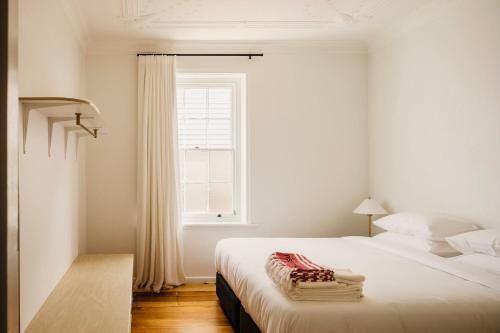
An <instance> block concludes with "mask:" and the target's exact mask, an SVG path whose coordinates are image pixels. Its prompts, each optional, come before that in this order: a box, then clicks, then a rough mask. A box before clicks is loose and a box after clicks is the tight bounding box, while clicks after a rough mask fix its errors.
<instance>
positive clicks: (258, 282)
mask: <svg viewBox="0 0 500 333" xmlns="http://www.w3.org/2000/svg"><path fill="white" fill-rule="evenodd" d="M274 251H282V252H299V253H302V254H304V255H306V256H307V257H309V258H310V259H312V260H313V261H316V262H318V263H320V264H324V265H329V266H331V267H334V268H350V269H352V270H353V271H354V272H356V273H361V274H364V275H365V276H366V281H365V285H364V295H365V297H364V298H363V299H362V300H361V302H304V301H293V300H291V299H289V298H288V297H287V296H286V295H284V294H282V293H281V291H280V290H279V289H278V288H277V287H276V286H275V285H274V284H273V283H272V281H271V280H270V279H269V278H268V277H267V275H266V272H265V268H264V263H265V260H266V258H267V256H268V255H269V254H270V253H272V252H274ZM215 252H216V253H215V260H216V268H217V271H218V272H219V273H221V274H222V275H223V277H224V278H225V279H226V281H227V282H228V284H229V285H230V286H231V288H232V289H233V291H234V292H235V294H236V295H237V296H238V298H239V299H240V301H241V303H242V305H243V307H244V308H245V310H246V311H247V312H248V313H249V314H250V316H251V317H252V318H253V320H254V321H255V323H256V324H257V325H258V326H259V328H260V329H261V331H262V332H265V333H306V332H307V333H323V332H329V333H334V332H343V333H344V332H356V333H357V332H374V333H376V332H384V333H386V332H500V279H498V275H494V274H490V273H487V272H481V271H478V270H474V271H472V270H471V269H469V267H467V266H464V265H460V264H458V263H456V262H455V263H453V261H452V260H449V259H445V258H441V257H438V256H436V255H432V254H428V253H425V252H420V251H417V250H411V249H409V248H406V247H403V246H399V247H398V246H396V245H394V246H393V245H391V244H385V243H383V242H381V241H377V240H376V239H372V238H366V237H346V238H233V239H225V240H222V241H220V242H219V243H218V244H217V247H216V251H215Z"/></svg>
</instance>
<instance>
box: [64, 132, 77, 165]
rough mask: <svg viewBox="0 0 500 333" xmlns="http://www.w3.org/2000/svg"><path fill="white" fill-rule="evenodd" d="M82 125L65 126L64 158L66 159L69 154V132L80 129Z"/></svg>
mask: <svg viewBox="0 0 500 333" xmlns="http://www.w3.org/2000/svg"><path fill="white" fill-rule="evenodd" d="M79 130H80V127H76V126H73V127H64V159H66V157H67V155H68V140H69V133H71V132H75V131H79ZM77 146H78V141H77Z"/></svg>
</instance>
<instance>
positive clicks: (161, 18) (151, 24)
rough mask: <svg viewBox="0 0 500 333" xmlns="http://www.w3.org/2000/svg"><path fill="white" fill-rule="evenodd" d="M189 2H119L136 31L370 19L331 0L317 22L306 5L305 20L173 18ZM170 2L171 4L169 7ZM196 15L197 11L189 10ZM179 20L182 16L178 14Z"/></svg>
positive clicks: (320, 25) (323, 25)
mask: <svg viewBox="0 0 500 333" xmlns="http://www.w3.org/2000/svg"><path fill="white" fill-rule="evenodd" d="M189 1H191V0H184V1H183V2H179V1H176V2H175V3H174V1H171V2H165V1H163V2H161V4H162V5H163V6H162V7H165V6H167V4H170V5H169V6H168V9H165V8H160V5H159V4H158V3H157V2H155V1H154V0H122V16H121V17H120V18H121V19H123V20H124V21H125V22H126V23H127V24H129V25H131V26H134V27H137V28H140V29H166V28H181V29H327V28H331V27H333V26H335V27H342V26H348V25H353V24H356V23H358V22H360V21H362V20H367V19H370V18H372V16H371V15H361V14H359V13H360V12H361V10H360V9H362V7H363V4H361V5H360V6H359V7H360V8H356V10H353V11H352V14H349V13H346V12H340V11H338V10H337V9H336V7H335V5H334V4H333V3H332V1H331V0H325V3H327V5H328V10H329V15H328V16H329V19H321V18H319V15H314V14H311V13H310V8H309V6H306V9H305V11H304V15H305V16H307V18H312V19H306V20H259V19H257V20H189V19H177V18H174V17H175V14H176V13H177V12H180V11H181V9H183V11H186V10H187V9H188V8H184V7H189V6H192V5H194V4H189ZM193 1H197V2H198V3H197V4H196V5H197V6H203V2H202V1H201V0H193ZM172 3H173V4H172ZM193 11H194V13H193V15H194V14H195V13H197V14H199V13H198V12H197V10H193ZM178 16H179V18H180V16H182V14H178ZM184 16H185V15H184Z"/></svg>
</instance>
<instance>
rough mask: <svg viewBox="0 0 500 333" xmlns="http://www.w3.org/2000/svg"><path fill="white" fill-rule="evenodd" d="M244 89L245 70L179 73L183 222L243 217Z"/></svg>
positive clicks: (234, 219) (231, 220)
mask: <svg viewBox="0 0 500 333" xmlns="http://www.w3.org/2000/svg"><path fill="white" fill-rule="evenodd" d="M244 88H245V76H244V74H184V75H179V76H178V79H177V112H178V125H179V126H178V141H179V154H180V170H181V172H180V180H181V193H182V212H183V221H184V222H188V223H194V222H209V223H215V222H221V223H223V222H245V219H244V217H245V204H244V203H245V197H246V196H245V191H244V188H245V177H244V175H245V163H244V160H245V159H244V157H245V149H244V148H245V147H244V143H245V126H244V121H245V117H244V116H245V114H244V112H245V104H244V103H245V96H244V92H245V89H244Z"/></svg>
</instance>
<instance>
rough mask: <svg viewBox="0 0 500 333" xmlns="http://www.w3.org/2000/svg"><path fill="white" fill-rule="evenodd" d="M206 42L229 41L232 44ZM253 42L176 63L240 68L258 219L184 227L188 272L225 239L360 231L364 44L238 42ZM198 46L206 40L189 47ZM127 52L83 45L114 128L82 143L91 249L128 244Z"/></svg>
mask: <svg viewBox="0 0 500 333" xmlns="http://www.w3.org/2000/svg"><path fill="white" fill-rule="evenodd" d="M204 47H206V45H205V46H204ZM211 47H212V49H211V51H214V50H216V51H217V50H218V51H220V50H224V51H226V52H227V50H226V49H224V48H231V50H232V51H233V52H234V50H235V49H236V48H237V45H231V44H229V45H228V44H225V45H223V46H221V47H220V48H218V47H217V46H213V45H212V46H211ZM251 47H253V49H257V48H258V49H259V50H264V53H265V56H264V57H263V58H257V59H253V60H251V61H249V60H248V59H246V58H230V59H226V58H225V59H221V58H179V59H178V69H179V71H184V72H212V73H214V72H240V73H247V74H248V78H247V79H248V126H249V128H248V132H249V134H248V135H249V138H248V141H249V147H248V148H249V162H250V168H249V176H248V177H249V179H248V180H249V200H250V207H249V208H250V209H249V218H250V221H251V222H252V223H254V224H257V226H254V227H193V228H189V229H186V230H185V231H184V248H185V268H186V274H187V275H188V276H189V277H201V276H213V275H214V268H213V252H214V247H215V244H216V242H217V241H218V240H220V239H222V238H226V237H252V236H290V237H294V236H300V237H309V236H310V237H328V236H332V235H345V234H363V233H365V232H366V230H365V228H366V225H365V223H364V222H365V220H364V219H363V218H362V217H359V216H355V215H353V214H352V213H351V211H352V209H353V208H354V207H355V206H356V205H357V204H358V203H359V201H361V199H362V198H363V197H365V196H366V195H367V184H368V180H367V154H368V153H367V147H366V140H367V137H366V125H367V124H366V55H365V52H364V48H362V47H355V48H352V47H344V46H338V47H337V46H335V45H334V46H328V47H326V49H325V47H324V46H323V47H318V48H316V47H315V46H311V45H303V46H301V47H295V46H294V47H286V46H282V47H273V46H272V45H265V46H263V45H257V46H247V47H246V48H245V46H243V48H244V49H245V51H248V49H249V48H251ZM186 49H187V48H186V47H183V48H182V50H183V51H186ZM169 50H172V48H170V49H169ZM200 50H205V51H206V48H203V49H201V48H197V47H196V45H195V46H190V47H189V51H200ZM237 50H239V49H237ZM307 50H309V51H307ZM134 53H135V52H134V51H132V50H130V49H129V50H128V51H127V50H111V48H110V47H109V45H106V46H104V47H103V46H101V47H95V48H92V47H91V48H90V49H89V55H88V58H87V70H88V81H87V89H88V94H89V97H90V98H91V99H93V100H94V101H95V102H96V103H97V104H98V105H99V106H100V107H101V108H102V112H103V117H104V118H105V119H106V122H107V124H108V127H109V132H110V135H108V136H107V137H106V138H103V142H102V144H100V145H96V146H94V147H89V151H88V162H87V179H88V194H89V197H88V249H89V251H90V252H135V225H136V216H135V214H136V212H135V196H136V174H135V173H136V135H137V134H136V118H137V113H136V112H137V109H136V104H137V102H136V95H137V88H136V84H137V82H136V81H137V77H136V75H137V74H136V73H137V57H136V56H135V54H134Z"/></svg>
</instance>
